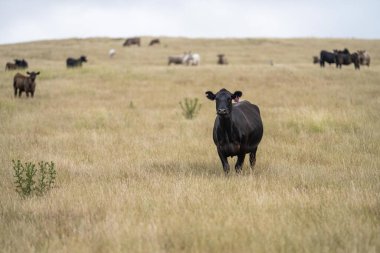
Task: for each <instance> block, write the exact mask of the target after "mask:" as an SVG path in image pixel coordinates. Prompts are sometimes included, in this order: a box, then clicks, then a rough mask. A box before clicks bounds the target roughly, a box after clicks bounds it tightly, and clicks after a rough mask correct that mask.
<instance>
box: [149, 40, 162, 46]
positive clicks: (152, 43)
mask: <svg viewBox="0 0 380 253" xmlns="http://www.w3.org/2000/svg"><path fill="white" fill-rule="evenodd" d="M155 44H160V40H159V39H153V40H151V41H150V43H149V46H153V45H155Z"/></svg>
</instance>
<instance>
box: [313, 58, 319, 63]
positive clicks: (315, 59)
mask: <svg viewBox="0 0 380 253" xmlns="http://www.w3.org/2000/svg"><path fill="white" fill-rule="evenodd" d="M313 63H314V64H317V63H319V58H318V56H313Z"/></svg>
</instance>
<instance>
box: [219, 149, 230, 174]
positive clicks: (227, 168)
mask: <svg viewBox="0 0 380 253" xmlns="http://www.w3.org/2000/svg"><path fill="white" fill-rule="evenodd" d="M218 155H219V158H220V161H221V162H222V165H223V170H224V173H225V174H226V175H227V174H228V173H229V172H230V165H229V164H228V160H227V157H226V156H225V155H223V154H222V152H220V150H219V149H218Z"/></svg>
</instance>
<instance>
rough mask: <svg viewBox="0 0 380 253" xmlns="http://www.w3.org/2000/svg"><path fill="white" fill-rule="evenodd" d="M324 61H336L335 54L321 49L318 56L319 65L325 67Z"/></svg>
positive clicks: (329, 62)
mask: <svg viewBox="0 0 380 253" xmlns="http://www.w3.org/2000/svg"><path fill="white" fill-rule="evenodd" d="M325 62H327V63H328V64H329V65H330V64H331V63H336V54H335V53H331V52H328V51H325V50H322V51H321V54H320V57H319V63H320V65H321V68H324V67H325Z"/></svg>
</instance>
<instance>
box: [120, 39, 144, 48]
mask: <svg viewBox="0 0 380 253" xmlns="http://www.w3.org/2000/svg"><path fill="white" fill-rule="evenodd" d="M140 41H141V40H140V38H138V37H135V38H129V39H126V40H125V42H124V44H123V46H124V47H129V46H131V45H138V46H140Z"/></svg>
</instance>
